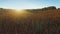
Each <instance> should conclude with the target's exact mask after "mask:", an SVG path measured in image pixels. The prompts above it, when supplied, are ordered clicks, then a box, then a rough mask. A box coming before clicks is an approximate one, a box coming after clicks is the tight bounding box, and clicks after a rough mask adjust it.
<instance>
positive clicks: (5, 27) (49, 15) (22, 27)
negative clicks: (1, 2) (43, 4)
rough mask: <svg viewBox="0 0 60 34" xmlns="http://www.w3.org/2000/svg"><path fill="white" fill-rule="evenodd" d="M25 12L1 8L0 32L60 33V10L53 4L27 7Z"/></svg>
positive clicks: (28, 33)
mask: <svg viewBox="0 0 60 34" xmlns="http://www.w3.org/2000/svg"><path fill="white" fill-rule="evenodd" d="M24 11H25V12H24V13H23V14H21V13H19V14H18V13H16V12H15V10H12V9H2V8H1V9H0V34H59V33H60V10H58V9H56V7H54V6H51V7H48V8H43V9H26V10H24Z"/></svg>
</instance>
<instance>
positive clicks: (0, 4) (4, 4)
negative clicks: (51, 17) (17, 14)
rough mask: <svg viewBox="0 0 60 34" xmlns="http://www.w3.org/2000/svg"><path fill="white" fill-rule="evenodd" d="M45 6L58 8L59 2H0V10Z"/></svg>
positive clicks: (6, 0) (3, 0) (56, 0)
mask: <svg viewBox="0 0 60 34" xmlns="http://www.w3.org/2000/svg"><path fill="white" fill-rule="evenodd" d="M47 6H56V7H60V0H0V7H1V8H14V9H27V8H28V9H29V8H30V9H31V8H43V7H47Z"/></svg>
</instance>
